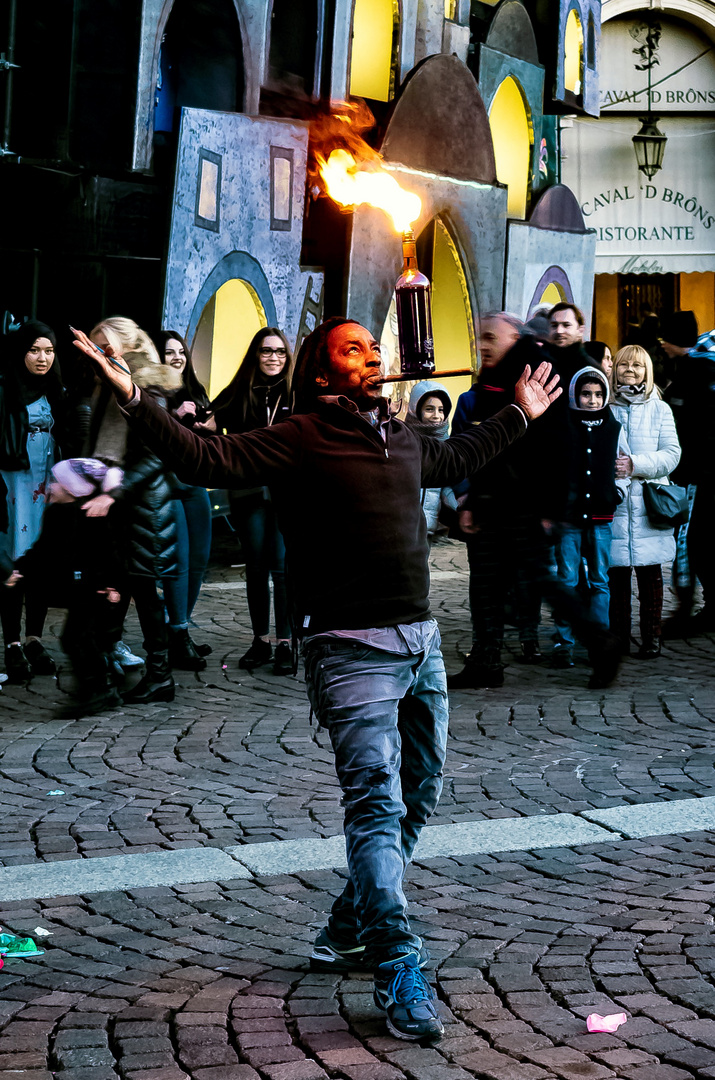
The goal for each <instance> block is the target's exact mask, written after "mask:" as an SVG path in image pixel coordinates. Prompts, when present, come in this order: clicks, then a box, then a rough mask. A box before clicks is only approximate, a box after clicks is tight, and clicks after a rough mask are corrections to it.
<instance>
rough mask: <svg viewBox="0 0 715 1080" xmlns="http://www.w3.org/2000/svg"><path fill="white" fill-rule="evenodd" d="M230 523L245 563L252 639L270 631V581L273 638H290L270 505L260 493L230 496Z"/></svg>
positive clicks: (279, 543) (279, 544) (281, 557)
mask: <svg viewBox="0 0 715 1080" xmlns="http://www.w3.org/2000/svg"><path fill="white" fill-rule="evenodd" d="M231 520H232V521H233V524H234V526H235V528H236V532H237V533H238V538H239V540H240V541H241V550H242V552H243V557H244V559H245V560H246V596H247V599H248V613H249V615H250V617H251V629H252V630H253V636H254V637H268V634H269V633H270V629H271V592H270V580H271V578H272V579H273V610H274V614H275V620H276V637H277V638H278V639H279V640H286V641H287V640H288V639H289V638H290V636H291V629H290V622H289V619H288V600H287V596H286V584H285V544H284V543H283V536H282V534H281V532H280V530H279V528H278V524H277V522H276V514H275V510H274V509H273V503H272V502H271V500H270V499H269V498H267V497H266V495H265V494H264V492H263V491H262V490H261V491H259V492H250V493H249V494H246V495H241V494H240V493H238V492H237V493H232V498H231Z"/></svg>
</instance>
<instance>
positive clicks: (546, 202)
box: [529, 184, 589, 233]
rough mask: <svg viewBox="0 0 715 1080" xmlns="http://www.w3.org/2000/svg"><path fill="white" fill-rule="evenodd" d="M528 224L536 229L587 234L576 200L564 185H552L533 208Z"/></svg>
mask: <svg viewBox="0 0 715 1080" xmlns="http://www.w3.org/2000/svg"><path fill="white" fill-rule="evenodd" d="M529 223H530V224H531V225H533V226H534V227H535V228H538V229H555V230H557V231H558V230H560V229H563V230H564V231H565V232H583V233H585V232H588V231H589V229H588V226H587V225H586V222H585V220H584V216H583V214H582V213H581V207H580V206H579V204H578V199H577V198H576V196H575V195H574V193H573V191H572V190H571V188H570V187H567V185H566V184H553V185H552V186H551V187H550V188H547V189H546V191H545V192H544V193H543V194H542V196H541V198H540V199H539V201H538V202H537V204H536V206H535V207H534V209H533V211H532V214H531V217H530V218H529Z"/></svg>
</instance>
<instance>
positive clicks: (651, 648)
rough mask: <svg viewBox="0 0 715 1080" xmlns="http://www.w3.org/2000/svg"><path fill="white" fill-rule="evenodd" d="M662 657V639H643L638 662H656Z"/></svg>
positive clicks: (637, 654) (637, 655) (637, 658)
mask: <svg viewBox="0 0 715 1080" xmlns="http://www.w3.org/2000/svg"><path fill="white" fill-rule="evenodd" d="M659 656H660V638H645V637H644V638H643V644H642V645H641V647H640V649H639V650H638V652H637V653H636V660H656V659H657V658H658V657H659Z"/></svg>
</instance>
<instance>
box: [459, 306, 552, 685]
mask: <svg viewBox="0 0 715 1080" xmlns="http://www.w3.org/2000/svg"><path fill="white" fill-rule="evenodd" d="M522 330H523V324H522V322H521V320H520V319H517V318H516V316H514V315H511V314H509V312H506V311H494V312H490V313H489V314H487V315H485V316H484V318H483V319H482V321H481V326H480V333H479V352H480V359H481V367H480V370H479V376H478V378H477V381H476V382H475V384H474V386H473V387H472V388H471V390H468V391H467V393H466V394H462V395H461V397H460V399H459V402H458V404H457V408H456V411H455V415H454V421H453V423H452V433H453V434H455V435H456V434H458V433H459V432H461V431H465V430H468V429H469V428H470V427H473V426H475V425H479V424H481V423H482V422H483V421H485V420H487V419H489V417H492V416H494V415H495V414H496V413H497V412H498V411H499V410H500V409H503V408H504V407H505V406H506V405H508V404H509V403H510V402H513V401H514V394H515V388H516V383H517V380H518V374H517V372H520V371H521V370H522V369H523V367H524V363H525V353H526V354H528V355H529V358H531V357H532V356H535V357H536V358H537V359H538V350H539V346H538V345H536V344H535V343H534V342H533V341H532V340H531V339H530V338H522ZM517 343H523V346H522V345H518V344H517ZM520 456H521V455H520V454H519V452H518V451H517V448H516V446H515V447H512V448H510V449H509V450H507V451H506V452H505V453H503V454H501V455H500V456H499V458H498V459H496V460H494V461H493V462H491V463H490V464H489V465H487V466H486V467H485V468H484V469H481V470H480V472H479V473H478V474H475V475H474V476H473V477H471V479H470V480H468V481H466V482H465V483H464V484H463V485H461V486H460V488H459V489H458V492H457V493H458V495H459V496H460V503H461V509H460V526H461V529H462V531H463V533H464V534H465V536H466V540H467V555H468V558H469V607H470V613H471V619H472V648H471V652H470V653H469V656H468V657H467V659H466V662H465V665H464V668H463V670H462V671H460V672H458V673H457V674H456V675H451V676H450V677H449V679H448V685H449V687H450V689H455V690H456V689H478V688H480V687H492V686H501V685H502V684H503V682H504V667H503V665H502V660H501V650H502V641H503V637H504V621H505V606H506V601H507V596H508V594H510V593H511V592H512V590H513V595H514V599H515V611H516V623H517V628H518V631H519V641H520V644H521V654H522V660H523V661H524V662H525V663H531V664H533V663H538V661H539V660H540V659H541V653H540V652H539V643H538V624H539V608H540V594H539V586H538V582H539V580H540V578H541V576H542V575H541V571H540V568H539V566H538V564H537V563H536V562H535V559H536V554H537V551H538V547H539V543H538V541H539V532H540V526H539V519H538V516H537V515H536V513H535V511H534V509H533V507H532V506H531V502H530V492H529V483H528V480H527V477H528V475H529V473H530V470H528V469H526V468H523V467H522V462H521V461H520Z"/></svg>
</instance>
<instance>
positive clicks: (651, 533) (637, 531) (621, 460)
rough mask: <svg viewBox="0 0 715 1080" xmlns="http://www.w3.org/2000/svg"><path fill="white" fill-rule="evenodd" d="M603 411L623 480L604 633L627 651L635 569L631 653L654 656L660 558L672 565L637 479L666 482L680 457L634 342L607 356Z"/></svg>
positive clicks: (664, 534)
mask: <svg viewBox="0 0 715 1080" xmlns="http://www.w3.org/2000/svg"><path fill="white" fill-rule="evenodd" d="M611 389H612V391H613V398H612V405H611V408H612V410H613V412H614V414H615V417H616V420H618V421H619V422H620V424H621V426H622V427H623V432H624V435H625V437H626V441H627V443H628V447H629V451H630V452H629V454H624V455H622V456H620V457H618V458H617V459H616V478H617V479H628V480H629V481H630V483H629V485H628V489H627V493H626V496H625V498H624V500H623V502H622V503H621V504H620V505H619V507H618V509H617V510H616V515H615V517H614V519H613V541H612V544H611V569H610V571H609V578H610V584H611V605H610V621H611V630H612V631H613V633H614V634H617V635H618V636H619V638H620V639H621V641H622V643H623V649H624V652H626V653H627V652H628V651H629V646H630V640H631V570H632V569H635V572H636V578H637V581H638V600H639V604H640V633H641V646H640V649H639V650H638V652H637V653H636V655H637V656H638V658H639V659H641V660H652V659H655V657H657V656H659V655H660V637H661V619H662V612H663V574H662V570H661V566H662V564H663V563H669V562H672V560H673V557H674V555H675V541H674V539H673V532H672V530H663V529H656V528H654V527H653V526H652V525H651V524H650V521H649V520H648V514H647V512H646V507H645V502H644V499H643V484H644V483H645V482H647V481H649V480H655V481H657V482H658V483H661V484H667V483H668V476H669V475H670V473H671V472H672V471H673V469H674V468H675V467H676V465H677V464H678V462H679V461H680V443H679V442H678V436H677V435H676V432H675V421H674V420H673V413H672V412H671V409H670V406H669V405H666V403H665V402H664V401H663V400H661V397H660V391H659V390H658V388H657V386H656V385H655V382H654V379H653V362H652V360H651V358H650V356H649V355H648V353H647V352H646V351H645V349H643V348H641V346H640V345H627V346H626V347H625V348H623V349H620V350H619V352H617V353H616V355H615V357H614V359H613V370H612V372H611Z"/></svg>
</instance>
